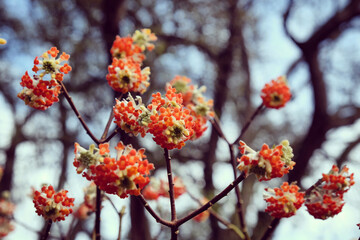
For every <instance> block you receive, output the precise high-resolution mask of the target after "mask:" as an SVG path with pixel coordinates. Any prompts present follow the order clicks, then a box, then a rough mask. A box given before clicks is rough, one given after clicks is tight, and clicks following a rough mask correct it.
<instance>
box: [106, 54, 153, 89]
mask: <svg viewBox="0 0 360 240" xmlns="http://www.w3.org/2000/svg"><path fill="white" fill-rule="evenodd" d="M108 70H109V73H108V74H107V75H106V79H107V81H108V83H109V85H110V86H111V87H112V89H114V90H115V91H117V92H121V93H127V92H139V93H141V94H142V93H144V92H145V91H146V89H147V88H148V86H149V85H150V83H149V75H150V68H149V67H146V68H144V69H142V70H141V66H140V64H139V63H138V62H135V61H134V60H133V59H132V58H124V59H116V58H113V62H112V64H111V65H110V66H109V67H108Z"/></svg>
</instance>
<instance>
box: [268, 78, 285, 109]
mask: <svg viewBox="0 0 360 240" xmlns="http://www.w3.org/2000/svg"><path fill="white" fill-rule="evenodd" d="M261 98H262V100H263V104H264V105H265V106H266V107H268V108H275V109H279V108H282V107H284V106H285V104H286V103H287V102H288V101H289V100H290V98H291V92H290V88H289V87H288V85H287V81H286V77H285V76H280V77H278V78H277V79H275V80H272V81H271V82H270V83H267V84H265V86H264V88H263V89H262V90H261Z"/></svg>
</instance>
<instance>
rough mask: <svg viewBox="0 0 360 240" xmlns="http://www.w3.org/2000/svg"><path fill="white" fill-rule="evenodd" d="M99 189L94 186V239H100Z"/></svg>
mask: <svg viewBox="0 0 360 240" xmlns="http://www.w3.org/2000/svg"><path fill="white" fill-rule="evenodd" d="M101 195H102V194H101V190H100V188H99V186H96V212H95V229H94V230H95V239H96V240H100V239H101V234H100V214H101Z"/></svg>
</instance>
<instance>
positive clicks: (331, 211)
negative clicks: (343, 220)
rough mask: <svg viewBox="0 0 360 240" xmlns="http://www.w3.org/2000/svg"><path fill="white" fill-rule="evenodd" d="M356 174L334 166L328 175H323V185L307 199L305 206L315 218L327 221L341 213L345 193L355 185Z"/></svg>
mask: <svg viewBox="0 0 360 240" xmlns="http://www.w3.org/2000/svg"><path fill="white" fill-rule="evenodd" d="M354 183H355V182H354V174H353V173H352V174H349V169H348V168H347V167H346V166H345V167H343V168H342V169H341V171H339V168H338V167H337V166H335V165H333V167H332V169H331V171H330V172H329V173H328V174H323V177H322V183H321V184H320V185H319V186H317V187H315V188H314V189H313V190H312V191H311V192H310V193H309V195H308V196H307V197H306V202H305V206H306V207H307V210H308V212H309V214H311V215H312V216H313V217H314V218H318V219H327V218H329V217H333V216H335V215H336V214H338V213H340V212H341V210H342V207H343V206H344V204H345V202H344V199H343V197H344V193H345V192H347V191H348V190H349V188H350V187H351V186H352V185H354Z"/></svg>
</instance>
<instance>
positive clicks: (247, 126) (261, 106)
mask: <svg viewBox="0 0 360 240" xmlns="http://www.w3.org/2000/svg"><path fill="white" fill-rule="evenodd" d="M263 109H264V105H263V104H262V103H261V104H260V106H259V107H258V108H257V109H256V110H255V112H254V113H253V115H252V116H251V117H250V119H249V120H248V121H247V122H246V123H245V125H244V127H243V128H242V129H241V132H240V135H239V137H238V138H237V139H236V140H235V141H234V142H233V144H232V145H234V144H237V142H239V141H240V139H241V138H242V137H243V136H244V134H245V132H246V130H247V129H248V128H249V126H250V124H251V123H252V121H254V119H255V117H256V116H257V115H258V114H259V113H260V112H261V111H262V110H263Z"/></svg>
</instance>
